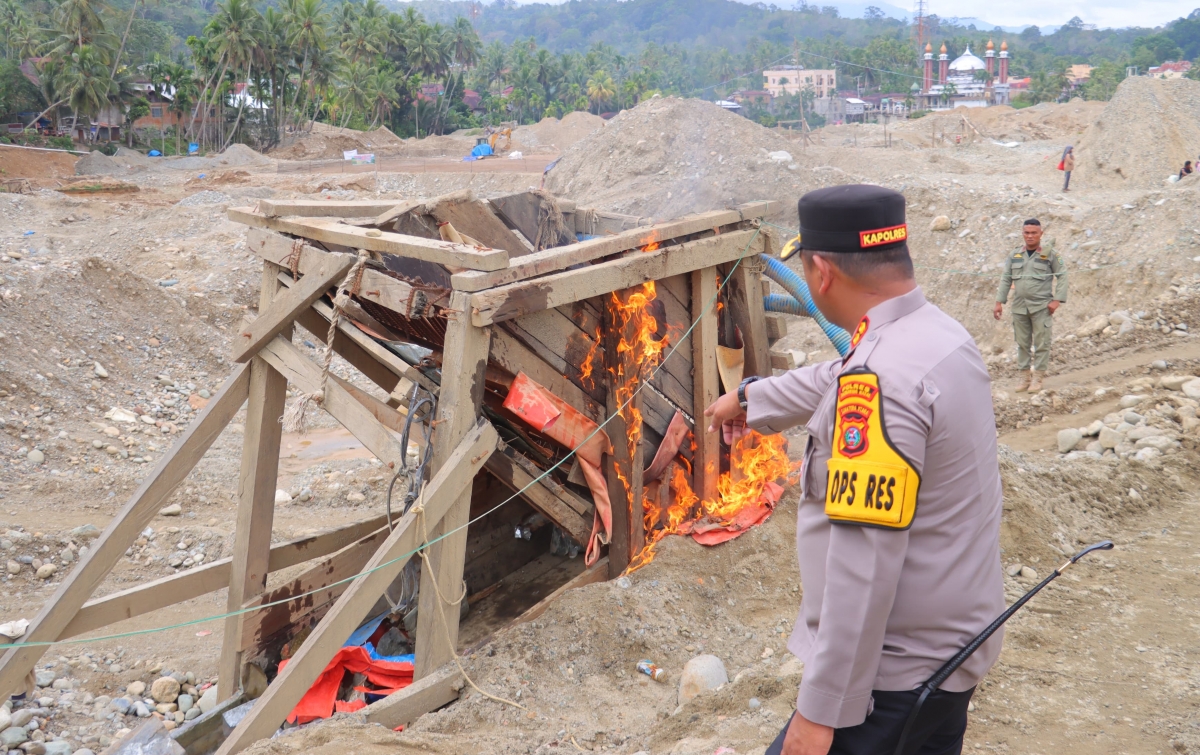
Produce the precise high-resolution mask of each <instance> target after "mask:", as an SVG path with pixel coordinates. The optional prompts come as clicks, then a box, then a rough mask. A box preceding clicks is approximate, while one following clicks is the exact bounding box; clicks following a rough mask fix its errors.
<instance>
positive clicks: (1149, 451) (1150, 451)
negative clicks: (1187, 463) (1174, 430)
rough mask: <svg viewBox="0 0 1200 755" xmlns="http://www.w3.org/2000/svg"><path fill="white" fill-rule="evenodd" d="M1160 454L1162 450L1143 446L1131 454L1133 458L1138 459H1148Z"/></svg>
mask: <svg viewBox="0 0 1200 755" xmlns="http://www.w3.org/2000/svg"><path fill="white" fill-rule="evenodd" d="M1159 456H1162V451H1159V450H1158V449H1157V448H1143V449H1141V450H1140V451H1138V452H1137V453H1135V454H1134V455H1133V458H1135V459H1137V460H1138V461H1150V460H1151V459H1154V458H1157V457H1159Z"/></svg>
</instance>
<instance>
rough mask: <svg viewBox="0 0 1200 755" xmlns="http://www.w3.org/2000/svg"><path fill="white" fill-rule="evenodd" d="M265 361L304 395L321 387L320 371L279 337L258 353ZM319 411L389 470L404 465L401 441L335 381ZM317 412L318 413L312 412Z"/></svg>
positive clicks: (327, 391)
mask: <svg viewBox="0 0 1200 755" xmlns="http://www.w3.org/2000/svg"><path fill="white" fill-rule="evenodd" d="M259 356H261V357H262V358H263V359H264V360H266V361H267V362H268V363H269V364H270V365H271V366H272V367H274V368H275V369H276V370H278V371H279V372H280V373H282V374H283V375H284V376H285V377H286V378H287V379H288V381H289V382H291V383H292V384H293V385H295V386H296V387H297V388H299V389H300V390H301V391H303V392H305V393H313V392H315V391H316V390H318V389H319V388H320V385H321V368H320V367H318V366H317V365H315V364H313V363H312V362H310V361H309V360H308V359H307V358H305V356H304V355H303V354H301V353H300V350H299V349H297V348H296V347H295V346H293V345H292V344H291V343H289V342H288V341H285V340H283V339H282V338H280V337H278V336H276V337H275V340H274V341H271V342H270V343H268V344H267V345H266V346H264V347H263V348H262V351H260V352H259ZM320 408H321V409H324V410H325V411H327V412H329V414H330V415H332V416H333V418H334V419H336V420H337V421H338V422H340V423H341V424H342V426H343V427H345V428H346V429H347V430H349V431H350V433H351V434H352V435H353V436H354V437H355V438H358V440H359V441H360V442H361V443H362V444H363V445H364V446H366V447H367V450H368V451H370V452H371V453H373V454H375V456H376V457H377V458H378V459H379V460H380V461H382V462H383V465H384V466H385V467H387V468H388V469H396V468H397V467H398V466H401V465H403V464H404V461H405V452H404V449H403V448H401V447H400V441H399V440H398V439H397V438H396V437H395V436H394V435H392V433H391V431H389V430H388V429H387V428H386V427H384V426H383V425H382V424H380V423H379V420H377V419H375V417H374V416H373V415H372V414H371V412H370V411H369V410H368V409H367V408H366V407H365V406H363V405H362V404H360V403H359V402H358V399H356V398H354V397H353V396H351V395H350V394H349V393H348V392H347V391H346V389H345V388H343V387H342V386H341V383H339V382H338V381H336V380H330V381H329V382H328V383H327V384H326V386H325V400H324V401H323V402H321V404H320ZM310 411H317V409H315V408H314V409H310Z"/></svg>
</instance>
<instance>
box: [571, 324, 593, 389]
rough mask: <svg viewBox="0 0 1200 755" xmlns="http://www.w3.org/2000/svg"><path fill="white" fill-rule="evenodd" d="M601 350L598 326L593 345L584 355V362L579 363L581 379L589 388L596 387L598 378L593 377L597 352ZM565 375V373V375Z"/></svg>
mask: <svg viewBox="0 0 1200 755" xmlns="http://www.w3.org/2000/svg"><path fill="white" fill-rule="evenodd" d="M599 351H600V328H599V327H597V328H596V332H595V333H594V334H592V347H591V348H590V349H588V353H587V356H586V357H584V359H583V363H582V364H580V365H579V379H580V382H582V383H584V384H585V385H586V386H587V387H588V388H595V387H596V379H595V378H594V377H592V373H593V372H595V370H596V353H597V352H599ZM564 377H565V375H564Z"/></svg>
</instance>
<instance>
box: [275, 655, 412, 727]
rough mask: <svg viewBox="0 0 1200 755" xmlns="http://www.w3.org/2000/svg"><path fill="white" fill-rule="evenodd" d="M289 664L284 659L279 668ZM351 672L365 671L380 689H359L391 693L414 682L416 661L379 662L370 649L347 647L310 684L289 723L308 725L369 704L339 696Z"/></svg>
mask: <svg viewBox="0 0 1200 755" xmlns="http://www.w3.org/2000/svg"><path fill="white" fill-rule="evenodd" d="M287 664H288V661H281V662H280V663H279V670H280V671H283V669H284V667H285V666H287ZM347 671H349V672H351V673H354V674H365V675H366V677H367V681H369V682H371V684H374V685H375V686H376V687H378V689H373V690H368V689H365V688H361V687H356V688H355V689H359V690H361V691H363V692H369V693H370V694H373V695H390V694H392V693H393V692H398V691H400V690H402V689H404V688H405V687H407V686H409V685H410V684H412V682H413V664H411V663H406V662H396V661H377V660H373V659H372V658H371V656H370V655H369V654H368V653H367V649H366V648H363V647H344V648H342V649H341V650H339V651H338V652H337V654H336V655H334V656H333V659H332V660H330V661H329V664H328V665H327V666H325V670H324V671H322V672H321V675H320V676H318V677H317V680H316V681H315V682H313V685H312V686H311V687H309V689H308V692H306V693H304V697H302V698H301V699H300V702H299V703H297V704H296V707H295V708H293V709H292V712H291V713H290V714H288V717H287V720H288V723H291V724H296V723H299V724H306V723H308V722H309V721H315V720H317V719H318V718H329V717H330V716H332V715H333V714H334V712H335V711H336V712H338V713H343V712H349V711H353V710H358V709H359V708H362V707H364V705H365V703H363V704H362V705H360V704H359V702H361V701H350V702H343V701H339V700H338V699H337V692H338V688H339V687H341V686H342V679H343V678H344V677H345V675H346V672H347Z"/></svg>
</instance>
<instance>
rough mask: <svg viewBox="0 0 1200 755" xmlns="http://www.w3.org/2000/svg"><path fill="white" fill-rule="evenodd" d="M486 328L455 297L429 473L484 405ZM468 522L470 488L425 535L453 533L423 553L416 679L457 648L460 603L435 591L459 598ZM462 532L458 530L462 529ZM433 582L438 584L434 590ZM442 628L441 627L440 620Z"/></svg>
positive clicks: (463, 297) (466, 301) (460, 296)
mask: <svg viewBox="0 0 1200 755" xmlns="http://www.w3.org/2000/svg"><path fill="white" fill-rule="evenodd" d="M491 333H492V329H491V328H490V327H484V328H480V327H477V326H475V325H474V324H472V322H471V311H470V296H469V294H466V293H463V292H457V291H456V292H454V293H453V294H452V295H451V297H450V313H449V318H448V322H447V323H446V341H445V348H444V349H443V351H442V355H443V356H442V387H441V391H440V393H439V396H438V416H437V425H436V427H435V428H434V437H433V444H434V445H433V460H432V461H433V470H434V473H437V472H438V471H440V470H441V469H442V467H443V465H444V464H445V463H446V460H447V459H448V458H449V457H450V454H451V453H453V451H454V449H455V447H456V446H457V445H458V443H459V441H461V440H462V439H463V437H464V436H465V435H466V434H467V432H468V431H470V429H471V428H472V427H474V426H475V422H476V415H477V414H478V412H479V406H480V404H481V403H482V401H483V381H484V374H485V372H486V369H487V360H488V349H489V347H490V344H491ZM470 518H471V487H470V486H469V485H468V486H467V487H466V489H465V490H464V491H463V492H462V493H461V494H460V495H459V496H458V499H457V500H456V501H455V502H454V503H453V504H452V505H451V506H450V510H449V511H448V512H447V513H446V516H445V517H444V518H443V519H442V521H441V522H440V523H439V524H438V525H437V526H436V527H434V528H433V530H432V531H431V532H430V533H429V537H430V539H437V538H438V537H441V535H442V534H443V533H446V532H452V534H450V535H449V536H447V537H446V538H445V539H443V540H439V541H438V542H436V543H434V544H433V545H431V546H430V547H429V549H428V550H427V551H426V559H425V564H424V565H423V567H422V569H421V591H420V593H419V596H418V600H417V648H416V650H417V652H416V655H417V658H416V665H415V677H414V678H416V679H420V678H421V677H423V676H425V675H427V674H430V673H432V672H433V671H434V670H436V669H437V668H438V667H439V666H441V665H442V664H443V663H445V662H446V661H448V660H450V659H451V658H452V657H453V656H454V654H455V652H457V647H458V612H459V606H458V603H453V604H451V603H449V602H444V603H442V605H441V607H440V609H439V606H438V601H439V598H438V591H439V590H440V591H441V594H442V597H444V598H446V599H447V601H449V600H454V599H456V598H457V597H458V596H459V595H460V594H462V592H463V589H464V588H463V583H462V575H463V566H464V560H465V558H466V554H467V528H466V524H467V522H468V521H469V520H470ZM460 528H461V529H460ZM434 580H436V581H437V584H436V586H435V585H434ZM443 615H445V617H446V623H445V625H443V623H442V616H443Z"/></svg>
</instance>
